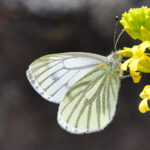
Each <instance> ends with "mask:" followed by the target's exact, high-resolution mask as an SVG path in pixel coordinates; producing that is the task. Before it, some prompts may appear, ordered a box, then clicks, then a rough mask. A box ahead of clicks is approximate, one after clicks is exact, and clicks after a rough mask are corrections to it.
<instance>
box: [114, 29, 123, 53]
mask: <svg viewBox="0 0 150 150" xmlns="http://www.w3.org/2000/svg"><path fill="white" fill-rule="evenodd" d="M123 33H124V29H122V30H121V32H120V34H119V36H118V38H117V40H116V42H115V45H114V50H115V51H116V47H117V44H118V41H119V39H120V37H121V35H122V34H123Z"/></svg>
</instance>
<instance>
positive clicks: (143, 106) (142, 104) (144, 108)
mask: <svg viewBox="0 0 150 150" xmlns="http://www.w3.org/2000/svg"><path fill="white" fill-rule="evenodd" d="M139 111H140V112H141V113H146V112H147V111H150V108H149V107H148V99H147V98H145V99H143V100H142V101H141V102H140V104H139Z"/></svg>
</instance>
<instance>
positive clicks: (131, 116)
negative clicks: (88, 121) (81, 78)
mask: <svg viewBox="0 0 150 150" xmlns="http://www.w3.org/2000/svg"><path fill="white" fill-rule="evenodd" d="M143 5H147V6H150V2H149V1H146V0H142V1H136V0H124V1H121V0H25V1H24V0H0V83H1V84H0V150H10V149H11V150H83V149H85V150H110V149H111V150H120V149H121V150H141V149H142V150H149V149H150V145H149V139H150V113H147V114H141V113H140V112H139V111H138V105H139V102H140V98H139V93H140V92H141V90H142V89H143V87H144V85H145V84H148V83H149V81H150V80H149V79H150V78H149V77H148V76H146V75H145V76H144V78H143V79H142V81H141V82H140V84H133V82H132V79H130V78H127V79H124V80H123V81H122V85H121V89H120V93H119V99H118V105H117V112H116V116H115V118H114V120H113V122H112V123H111V124H110V125H109V126H108V127H106V128H105V130H103V131H101V132H98V133H94V134H89V135H72V134H69V133H67V132H66V131H64V130H63V129H61V128H60V126H59V125H58V124H57V120H56V116H57V110H58V105H56V104H53V103H50V102H48V101H46V100H44V99H43V98H42V97H41V96H40V95H38V94H37V93H36V92H35V91H34V90H33V88H32V87H31V85H30V84H29V82H28V81H27V78H26V70H27V68H28V66H29V64H30V63H31V62H32V61H34V60H35V59H37V58H38V57H40V56H43V55H46V54H51V53H59V52H69V51H72V52H73V51H83V52H92V53H97V54H101V55H105V56H106V55H108V54H109V53H111V51H112V50H113V34H114V29H115V16H116V15H117V16H119V17H121V14H122V13H124V12H125V11H128V10H129V8H131V7H141V6H143ZM121 29H122V27H121V25H118V28H117V30H118V31H117V34H119V33H120V31H121ZM137 43H139V41H134V40H132V39H131V38H130V37H129V36H128V35H127V34H126V33H124V34H123V36H122V37H121V38H120V40H119V43H118V47H117V48H118V49H119V48H120V49H121V48H122V47H124V46H132V45H134V44H137Z"/></svg>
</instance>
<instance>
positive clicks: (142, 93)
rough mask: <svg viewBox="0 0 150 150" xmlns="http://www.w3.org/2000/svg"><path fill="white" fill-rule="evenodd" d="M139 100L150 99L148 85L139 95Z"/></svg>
mask: <svg viewBox="0 0 150 150" xmlns="http://www.w3.org/2000/svg"><path fill="white" fill-rule="evenodd" d="M140 97H141V98H143V99H144V98H148V99H150V85H146V86H145V87H144V89H143V91H142V92H141V93H140Z"/></svg>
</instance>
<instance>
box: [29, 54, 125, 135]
mask: <svg viewBox="0 0 150 150" xmlns="http://www.w3.org/2000/svg"><path fill="white" fill-rule="evenodd" d="M120 65H121V56H120V55H119V54H117V53H115V52H113V53H111V54H110V55H108V56H107V57H105V56H101V55H98V54H93V53H84V52H68V53H59V54H50V55H46V56H43V57H40V58H39V59H37V60H35V61H34V62H33V63H31V65H30V66H29V68H28V70H27V72H26V74H27V78H28V80H29V81H30V83H31V85H32V86H33V88H34V89H35V90H36V91H37V92H38V93H39V94H40V95H41V96H42V97H43V98H45V99H46V100H48V101H50V102H54V103H58V104H60V105H59V109H58V114H57V120H58V124H59V125H60V126H61V127H62V128H63V129H65V130H66V131H68V132H70V133H73V134H84V133H92V132H97V131H100V130H102V129H104V128H105V127H106V126H107V125H108V124H109V123H110V122H111V121H112V119H113V117H114V114H115V111H116V104H117V98H118V91H119V88H120V80H121V79H120V77H121V75H122V71H121V69H120Z"/></svg>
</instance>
